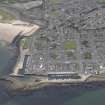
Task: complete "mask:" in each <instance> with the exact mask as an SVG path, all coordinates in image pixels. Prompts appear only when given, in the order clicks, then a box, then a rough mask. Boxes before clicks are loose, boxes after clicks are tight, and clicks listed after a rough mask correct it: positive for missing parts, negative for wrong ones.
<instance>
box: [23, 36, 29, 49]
mask: <svg viewBox="0 0 105 105" xmlns="http://www.w3.org/2000/svg"><path fill="white" fill-rule="evenodd" d="M29 42H30V38H24V39H22V40H21V46H22V48H23V49H28V48H29Z"/></svg>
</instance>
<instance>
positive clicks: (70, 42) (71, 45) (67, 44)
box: [64, 40, 77, 50]
mask: <svg viewBox="0 0 105 105" xmlns="http://www.w3.org/2000/svg"><path fill="white" fill-rule="evenodd" d="M64 48H65V50H70V49H76V48H77V44H76V42H75V41H74V40H67V41H66V42H65V43H64Z"/></svg>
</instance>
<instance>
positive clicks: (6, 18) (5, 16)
mask: <svg viewBox="0 0 105 105" xmlns="http://www.w3.org/2000/svg"><path fill="white" fill-rule="evenodd" d="M12 20H15V16H13V15H11V14H9V13H8V12H6V11H4V10H0V22H3V23H4V22H10V21H12Z"/></svg>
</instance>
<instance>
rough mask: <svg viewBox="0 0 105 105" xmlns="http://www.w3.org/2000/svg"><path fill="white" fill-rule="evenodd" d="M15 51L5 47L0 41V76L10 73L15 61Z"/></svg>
mask: <svg viewBox="0 0 105 105" xmlns="http://www.w3.org/2000/svg"><path fill="white" fill-rule="evenodd" d="M15 56H16V53H15V49H14V48H12V47H10V46H7V45H6V43H5V42H3V41H0V75H6V74H8V73H10V72H12V69H11V68H12V67H13V65H14V64H15V61H16V57H15Z"/></svg>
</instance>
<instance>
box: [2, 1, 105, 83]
mask: <svg viewBox="0 0 105 105" xmlns="http://www.w3.org/2000/svg"><path fill="white" fill-rule="evenodd" d="M93 2H94V3H93ZM102 2H103V1H102ZM93 4H94V5H93ZM0 5H1V8H0V27H1V28H0V40H1V41H5V42H7V43H8V45H10V46H13V47H14V46H15V47H16V48H17V49H18V51H19V55H18V58H17V62H16V64H15V67H14V68H13V70H12V72H11V73H10V74H9V76H10V77H12V78H15V77H18V78H25V77H27V76H29V77H30V78H31V77H32V80H33V79H34V80H38V81H41V82H44V83H47V82H49V83H51V82H54V83H55V82H57V83H59V82H64V83H65V82H70V83H72V82H84V81H86V80H87V79H88V78H89V77H92V76H100V75H104V74H105V35H104V34H105V18H104V17H105V5H104V4H102V3H101V1H98V0H96V1H87V2H85V1H83V0H79V1H77V0H74V1H72V0H71V1H69V0H34V1H25V0H19V2H18V0H13V1H11V0H10V1H9V0H4V1H2V4H0ZM70 5H73V6H70ZM16 11H17V13H15V12H16ZM17 43H18V46H16V45H17Z"/></svg>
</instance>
